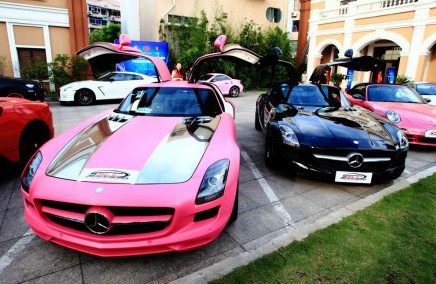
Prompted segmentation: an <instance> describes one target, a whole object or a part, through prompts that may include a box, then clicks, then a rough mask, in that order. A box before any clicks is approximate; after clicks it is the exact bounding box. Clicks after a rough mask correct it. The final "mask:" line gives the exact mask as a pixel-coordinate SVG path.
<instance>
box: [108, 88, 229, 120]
mask: <svg viewBox="0 0 436 284" xmlns="http://www.w3.org/2000/svg"><path fill="white" fill-rule="evenodd" d="M116 111H117V112H120V113H126V114H133V115H148V116H189V117H192V116H212V117H213V116H216V115H218V114H221V113H222V110H221V107H220V104H219V102H218V99H217V97H216V95H215V93H214V92H213V91H212V90H211V89H207V88H186V87H185V88H179V87H144V88H138V89H135V90H133V92H132V93H130V94H129V95H128V96H127V97H126V99H125V100H124V101H123V102H122V103H121V104H120V106H119V107H118V109H117V110H116Z"/></svg>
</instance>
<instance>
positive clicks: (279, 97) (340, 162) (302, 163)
mask: <svg viewBox="0 0 436 284" xmlns="http://www.w3.org/2000/svg"><path fill="white" fill-rule="evenodd" d="M255 128H256V129H257V130H262V131H263V132H264V133H265V161H266V164H267V166H269V167H279V166H281V165H285V164H288V165H290V166H291V169H292V170H294V171H295V173H297V174H302V175H306V176H317V177H324V178H326V179H329V180H331V181H335V182H348V183H371V182H373V181H374V180H385V179H395V178H397V177H399V176H400V175H401V173H402V172H403V171H404V168H405V161H406V157H407V151H408V142H407V139H406V138H405V136H404V135H403V134H402V131H401V130H400V129H399V128H398V127H396V126H395V125H394V124H393V123H391V122H389V121H388V120H386V119H383V118H381V117H379V116H377V115H375V114H373V113H371V112H369V111H367V110H365V109H363V108H360V107H352V106H351V105H350V103H349V102H348V101H347V99H346V97H345V96H344V94H343V93H342V92H341V90H340V89H339V88H337V87H334V86H329V85H317V84H299V85H296V86H292V85H290V84H288V83H286V82H283V83H282V84H280V85H279V84H278V85H277V86H276V87H273V88H272V89H270V90H269V91H268V92H266V93H264V94H261V95H260V96H259V97H258V99H257V101H256V113H255Z"/></svg>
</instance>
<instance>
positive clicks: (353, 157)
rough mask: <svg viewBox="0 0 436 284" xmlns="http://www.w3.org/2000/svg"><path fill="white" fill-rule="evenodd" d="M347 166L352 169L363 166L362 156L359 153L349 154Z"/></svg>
mask: <svg viewBox="0 0 436 284" xmlns="http://www.w3.org/2000/svg"><path fill="white" fill-rule="evenodd" d="M348 164H349V165H350V167H352V168H358V167H360V166H361V165H362V164H363V156H362V154H359V153H351V154H349V155H348Z"/></svg>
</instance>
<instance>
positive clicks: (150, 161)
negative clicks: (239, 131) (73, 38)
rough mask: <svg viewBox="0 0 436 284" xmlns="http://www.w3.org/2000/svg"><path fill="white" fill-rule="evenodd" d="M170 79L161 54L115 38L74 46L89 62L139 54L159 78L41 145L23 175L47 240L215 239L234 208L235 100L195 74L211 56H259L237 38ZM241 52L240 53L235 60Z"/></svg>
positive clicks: (115, 251)
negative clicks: (113, 41)
mask: <svg viewBox="0 0 436 284" xmlns="http://www.w3.org/2000/svg"><path fill="white" fill-rule="evenodd" d="M224 41H225V39H224V38H222V37H220V39H219V40H218V41H217V43H216V45H217V46H219V47H220V48H221V50H222V51H221V52H217V53H213V54H207V55H205V56H202V57H200V58H199V59H197V61H196V62H195V63H194V66H193V69H192V73H191V75H190V78H189V81H171V75H170V72H169V70H168V68H167V67H166V65H165V63H164V62H163V61H162V60H161V59H159V58H155V57H151V56H147V55H143V54H141V52H139V51H138V50H135V49H134V48H130V47H128V46H126V44H128V40H126V41H123V40H122V41H121V42H122V44H121V45H114V44H110V43H95V44H93V45H91V46H89V47H86V48H84V49H82V50H81V51H79V52H78V54H80V55H82V56H83V57H84V58H85V59H87V60H88V61H89V62H90V63H91V65H93V64H94V65H95V64H104V63H108V62H112V63H115V62H117V61H121V60H126V59H131V58H136V57H143V58H145V59H146V60H148V61H150V62H151V63H152V64H154V66H155V68H156V71H157V75H158V76H157V78H158V79H159V82H157V83H150V84H147V85H144V86H141V87H137V88H136V89H134V90H133V91H132V92H131V93H130V94H129V95H128V96H127V97H126V98H125V99H124V100H123V102H121V104H120V105H119V106H118V107H117V108H116V109H114V110H108V111H106V112H104V113H101V114H98V115H96V116H95V117H93V118H91V119H88V120H86V121H85V122H83V123H81V124H79V125H77V126H75V127H74V128H72V129H70V130H68V131H66V132H64V133H62V134H61V135H59V136H57V137H56V138H54V139H52V140H51V141H50V142H48V143H47V144H45V145H44V146H43V147H42V148H41V149H40V150H39V151H38V152H37V153H36V154H35V155H34V156H33V158H32V159H31V160H30V161H29V163H28V165H27V167H26V168H25V170H24V172H23V175H22V195H23V198H24V204H25V219H26V220H27V222H28V223H29V225H30V226H31V228H32V229H33V230H34V231H35V233H36V234H37V235H39V236H40V237H41V238H43V239H45V240H49V241H52V242H55V243H57V244H60V245H63V246H66V247H69V248H72V249H75V250H79V251H83V252H86V253H90V254H95V255H99V256H107V257H109V256H126V255H138V254H148V253H160V252H167V251H185V250H189V249H194V248H197V247H200V246H203V245H206V244H208V243H210V242H212V241H213V240H214V239H215V238H217V236H218V235H219V234H220V233H221V231H222V230H223V229H224V228H225V226H226V225H227V224H228V223H229V222H233V221H235V220H236V218H237V215H238V175H239V166H240V161H239V159H240V150H239V147H238V145H237V143H236V131H235V123H234V107H233V105H232V104H231V103H229V102H227V101H226V100H225V99H224V98H223V96H222V94H221V92H220V91H219V89H218V88H217V87H216V86H214V85H213V84H209V83H204V84H199V83H195V82H197V81H198V78H199V73H200V72H199V71H198V70H197V68H198V67H199V66H201V65H202V64H203V62H205V61H207V60H209V59H217V58H221V57H226V58H228V57H231V58H232V60H233V61H238V60H242V61H247V60H251V61H249V63H251V64H256V63H257V62H258V61H259V60H260V59H261V58H260V57H259V56H258V55H257V54H255V53H253V52H251V51H250V50H247V49H244V48H242V47H240V46H238V45H231V46H230V48H227V46H224ZM240 58H243V59H240Z"/></svg>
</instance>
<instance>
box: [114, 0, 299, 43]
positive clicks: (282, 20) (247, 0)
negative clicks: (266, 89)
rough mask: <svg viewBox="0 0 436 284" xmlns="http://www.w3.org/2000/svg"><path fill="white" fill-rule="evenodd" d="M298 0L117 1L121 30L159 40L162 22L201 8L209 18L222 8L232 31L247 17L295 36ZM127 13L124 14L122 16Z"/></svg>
mask: <svg viewBox="0 0 436 284" xmlns="http://www.w3.org/2000/svg"><path fill="white" fill-rule="evenodd" d="M299 3H300V1H299V0H295V1H294V0H284V1H283V0H270V1H253V0H238V1H231V0H222V1H208V0H196V1H192V0H160V1H155V0H129V1H121V13H122V15H123V17H122V25H121V26H122V32H123V33H126V34H128V35H129V36H130V37H131V38H132V39H134V40H147V41H159V29H160V28H161V27H162V26H163V27H164V29H165V27H168V26H170V25H174V24H179V23H183V21H184V20H186V19H187V18H189V17H194V16H199V14H200V11H202V10H203V11H205V13H206V15H207V18H208V19H209V20H210V21H213V19H214V18H215V16H216V15H219V13H220V12H226V13H227V16H228V21H229V23H230V24H231V26H232V28H234V29H235V30H236V31H237V30H238V28H240V27H242V26H243V25H244V24H245V23H247V22H249V21H250V20H252V21H254V22H255V23H256V24H257V25H258V26H259V27H260V28H263V29H266V28H268V27H276V26H278V27H280V28H282V29H283V30H285V31H287V32H289V33H290V36H291V37H292V39H294V40H295V41H296V40H297V37H298V33H297V31H298V24H299V22H298V21H299V13H298V11H299ZM125 15H128V16H125Z"/></svg>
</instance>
